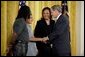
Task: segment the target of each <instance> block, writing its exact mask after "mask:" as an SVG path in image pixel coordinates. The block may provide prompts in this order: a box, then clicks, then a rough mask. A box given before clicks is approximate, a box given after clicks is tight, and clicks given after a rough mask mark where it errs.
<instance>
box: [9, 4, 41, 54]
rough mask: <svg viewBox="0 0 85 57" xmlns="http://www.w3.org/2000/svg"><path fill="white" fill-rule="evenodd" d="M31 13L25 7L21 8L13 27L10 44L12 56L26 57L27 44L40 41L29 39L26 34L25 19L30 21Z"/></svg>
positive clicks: (27, 33)
mask: <svg viewBox="0 0 85 57" xmlns="http://www.w3.org/2000/svg"><path fill="white" fill-rule="evenodd" d="M30 16H31V11H30V8H29V7H28V6H26V5H24V6H21V8H20V10H19V11H18V16H17V18H16V20H15V22H14V25H13V38H12V41H11V43H10V45H12V47H13V56H26V55H27V51H28V43H29V42H30V41H42V39H40V38H38V39H37V38H36V39H35V38H34V37H32V39H30V35H29V34H30V32H28V27H27V19H30Z"/></svg>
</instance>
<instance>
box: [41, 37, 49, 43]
mask: <svg viewBox="0 0 85 57" xmlns="http://www.w3.org/2000/svg"><path fill="white" fill-rule="evenodd" d="M48 40H49V38H48V37H44V38H42V41H41V42H43V43H45V44H46V43H47V41H48Z"/></svg>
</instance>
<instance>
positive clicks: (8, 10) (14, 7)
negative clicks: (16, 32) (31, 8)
mask: <svg viewBox="0 0 85 57" xmlns="http://www.w3.org/2000/svg"><path fill="white" fill-rule="evenodd" d="M18 5H19V2H18V1H1V55H2V56H6V48H7V44H9V42H10V40H11V36H12V25H13V22H14V20H15V18H16V15H17V12H18V8H19V7H18Z"/></svg>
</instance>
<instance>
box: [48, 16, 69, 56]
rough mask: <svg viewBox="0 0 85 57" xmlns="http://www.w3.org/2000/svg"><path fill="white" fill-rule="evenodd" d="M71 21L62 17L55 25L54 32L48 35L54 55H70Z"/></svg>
mask: <svg viewBox="0 0 85 57" xmlns="http://www.w3.org/2000/svg"><path fill="white" fill-rule="evenodd" d="M69 36H70V34H69V19H68V18H66V17H65V16H64V15H61V16H60V17H59V19H58V20H57V22H56V23H55V25H54V29H53V32H52V33H51V34H50V35H48V38H49V41H50V42H51V43H52V44H53V54H54V55H59V56H60V55H61V56H62V55H68V53H69V52H70V37H69Z"/></svg>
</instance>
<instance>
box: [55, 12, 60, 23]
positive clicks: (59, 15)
mask: <svg viewBox="0 0 85 57" xmlns="http://www.w3.org/2000/svg"><path fill="white" fill-rule="evenodd" d="M60 16H61V13H60V14H59V15H58V16H57V17H56V18H55V19H54V20H55V22H57V20H58V19H59V17H60Z"/></svg>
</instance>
